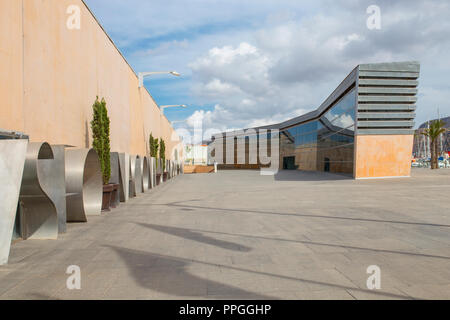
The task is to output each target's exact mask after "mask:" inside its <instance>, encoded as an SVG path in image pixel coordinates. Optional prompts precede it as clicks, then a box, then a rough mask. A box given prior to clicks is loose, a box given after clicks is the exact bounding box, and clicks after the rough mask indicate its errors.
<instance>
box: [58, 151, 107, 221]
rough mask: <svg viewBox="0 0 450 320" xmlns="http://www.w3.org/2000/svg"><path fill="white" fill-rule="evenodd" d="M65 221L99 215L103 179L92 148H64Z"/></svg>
mask: <svg viewBox="0 0 450 320" xmlns="http://www.w3.org/2000/svg"><path fill="white" fill-rule="evenodd" d="M66 192H67V200H66V203H67V221H69V222H86V221H87V216H90V215H101V209H102V194H103V181H102V173H101V169H100V161H99V159H98V155H97V152H96V151H95V150H94V149H66Z"/></svg>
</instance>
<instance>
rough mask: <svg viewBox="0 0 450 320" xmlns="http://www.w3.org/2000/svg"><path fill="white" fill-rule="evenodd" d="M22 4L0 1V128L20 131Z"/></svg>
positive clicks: (22, 123) (21, 128)
mask: <svg viewBox="0 0 450 320" xmlns="http://www.w3.org/2000/svg"><path fill="white" fill-rule="evenodd" d="M22 52H23V50H22V3H21V1H17V0H1V1H0V128H1V129H6V130H16V131H22V130H23V128H24V119H23V106H22V105H23V103H22V99H23V79H22V75H23V68H22Z"/></svg>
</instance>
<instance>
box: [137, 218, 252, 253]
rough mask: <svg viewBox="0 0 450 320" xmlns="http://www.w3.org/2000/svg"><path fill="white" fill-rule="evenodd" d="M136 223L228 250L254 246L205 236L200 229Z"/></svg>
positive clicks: (249, 249) (243, 249) (247, 250)
mask: <svg viewBox="0 0 450 320" xmlns="http://www.w3.org/2000/svg"><path fill="white" fill-rule="evenodd" d="M136 224H137V225H140V226H143V227H146V228H149V229H152V230H156V231H159V232H164V233H167V234H170V235H173V236H175V237H179V238H183V239H189V240H192V241H197V242H201V243H205V244H209V245H212V246H215V247H219V248H222V249H226V250H232V251H243V252H249V251H251V250H252V248H250V247H247V246H244V245H241V244H238V243H234V242H229V241H224V240H218V239H215V238H213V237H209V236H205V235H203V234H202V233H201V232H199V231H192V230H189V229H184V228H177V227H169V226H161V225H156V224H149V223H136Z"/></svg>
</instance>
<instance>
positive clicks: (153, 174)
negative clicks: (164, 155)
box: [149, 157, 156, 189]
mask: <svg viewBox="0 0 450 320" xmlns="http://www.w3.org/2000/svg"><path fill="white" fill-rule="evenodd" d="M149 163H150V165H149V168H150V188H152V189H153V188H154V187H156V159H155V158H154V157H150V158H149Z"/></svg>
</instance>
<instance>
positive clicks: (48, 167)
mask: <svg viewBox="0 0 450 320" xmlns="http://www.w3.org/2000/svg"><path fill="white" fill-rule="evenodd" d="M51 147H52V151H53V160H52V161H40V164H41V168H42V171H43V175H45V176H46V179H45V180H44V183H45V182H46V181H49V182H51V183H50V184H49V185H48V186H46V190H48V192H47V193H48V196H49V197H50V199H52V201H53V204H54V205H55V207H56V212H57V213H58V232H59V233H64V232H66V229H67V226H66V222H67V212H66V179H65V152H66V146H65V145H51Z"/></svg>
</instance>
